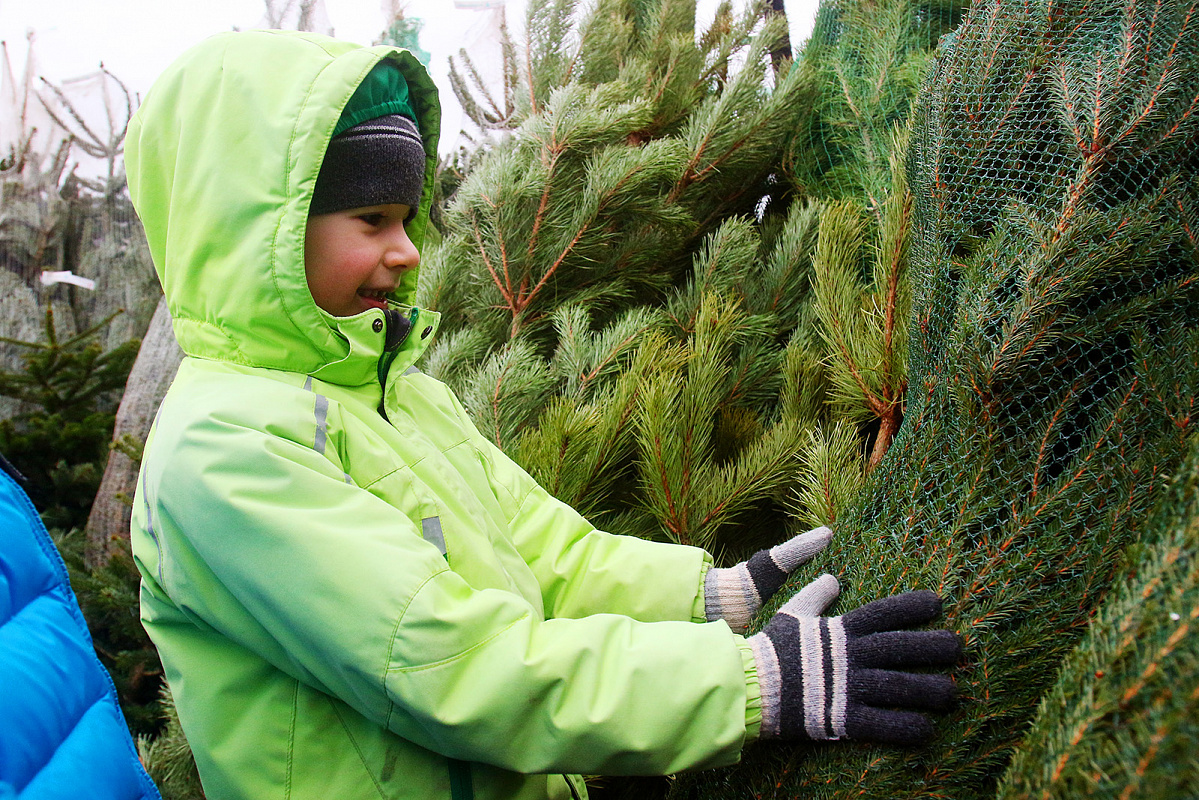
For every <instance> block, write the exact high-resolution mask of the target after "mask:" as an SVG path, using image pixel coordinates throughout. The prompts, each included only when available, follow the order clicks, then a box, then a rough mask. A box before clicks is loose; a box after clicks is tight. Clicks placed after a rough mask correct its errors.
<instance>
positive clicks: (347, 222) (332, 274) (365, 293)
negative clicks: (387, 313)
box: [304, 203, 420, 317]
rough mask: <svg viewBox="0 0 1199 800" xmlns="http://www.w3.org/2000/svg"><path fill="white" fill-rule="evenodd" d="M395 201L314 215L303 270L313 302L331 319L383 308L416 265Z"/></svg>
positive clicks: (404, 209) (405, 210) (402, 210)
mask: <svg viewBox="0 0 1199 800" xmlns="http://www.w3.org/2000/svg"><path fill="white" fill-rule="evenodd" d="M410 211H411V209H410V208H409V207H408V206H405V205H400V204H398V203H390V204H387V205H380V206H367V207H366V208H352V209H349V210H347V211H334V212H333V213H331V214H315V215H313V216H310V217H309V218H308V231H307V233H306V234H305V236H304V271H305V273H306V274H307V276H308V289H309V291H311V292H312V299H313V300H315V301H316V304H317V305H318V306H320V307H321V308H323V309H324V310H325V311H328V312H329V313H330V314H332V315H333V316H335V317H351V316H353V315H355V314H360V313H362V312H363V311H367V310H368V309H372V308H386V303H385V302H384V300H383V296H384V295H386V294H388V293H390V292H392V291H394V290H395V288H396V286H398V285H399V282H400V273H401V272H402V271H403V270H406V269H411V268H413V267H415V266H416V265H417V264H419V263H420V253H418V252H417V250H416V246H415V245H413V244H412V240H411V239H409V238H408V233H407V232H406V231H405V230H404V220H406V219H407V218H408V214H409V212H410Z"/></svg>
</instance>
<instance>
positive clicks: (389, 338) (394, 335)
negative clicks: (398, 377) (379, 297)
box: [377, 308, 420, 422]
mask: <svg viewBox="0 0 1199 800" xmlns="http://www.w3.org/2000/svg"><path fill="white" fill-rule="evenodd" d="M419 313H420V311H419V310H418V309H416V308H414V309H412V316H411V317H405V316H403V315H402V314H400V312H399V311H396V310H395V309H393V308H388V309H384V311H383V324H384V328H385V331H384V334H383V354H382V355H381V356H379V365H378V370H377V374H378V378H379V388H380V389H381V390H382V393H381V394H380V396H379V415H380V416H381V417H383V419H385V420H387V421H388V422H391V420H390V419H387V409H386V408H384V404H385V399H386V397H387V372H388V370H389V369H391V364H392V362H393V361H395V359H396V356H397V355H399V354H400V345H402V344H403V343H404V340H405V339H407V338H408V334H409V333H411V332H412V326H413V325H415V324H416V315H417V314H419Z"/></svg>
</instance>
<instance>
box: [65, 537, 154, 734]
mask: <svg viewBox="0 0 1199 800" xmlns="http://www.w3.org/2000/svg"><path fill="white" fill-rule="evenodd" d="M52 536H53V539H54V545H55V546H56V547H57V548H58V551H59V553H61V554H62V557H63V561H65V562H66V565H67V572H68V574H69V576H70V579H71V588H72V589H73V590H74V592H75V596H76V597H77V598H78V600H79V607H80V609H81V610H82V611H83V617H84V619H85V620H87V627H88V630H89V631H91V634H92V643H93V645H95V648H96V653H97V654H98V655H99V656H100V661H101V663H103V664H104V668H105V669H107V670H108V674H109V675H111V676H112V680H113V683H114V684H115V685H116V689H117V699H118V700H119V701H120V703H121V711H122V712H123V713H124V715H125V722H126V723H127V724H128V725H129V731H130V733H131V734H132V735H133V736H146V735H153V734H156V733H158V732H159V731H160V730H162V728H163V724H164V720H163V716H162V714H163V712H162V709H161V707H160V705H159V691H160V689H161V687H162V686H163V674H162V664H161V662H160V661H159V659H158V652H157V651H156V650H155V649H154V645H153V644H151V642H150V638H149V637H148V636H147V635H146V631H145V630H144V629H143V628H142V623H141V619H140V614H139V608H140V603H139V598H138V592H139V591H140V586H141V575H140V574H139V573H138V571H137V566H136V565H135V564H134V563H133V556H132V554H131V553H130V552H129V543H128V542H127V541H126V540H124V539H121V540H118V541H115V542H113V543H111V544H110V546H109V552H108V558H107V560H105V561H103V562H102V563H100V564H97V565H95V566H89V565H88V564H87V563H86V562H85V560H84V544H85V542H84V537H83V535H82V533H81V532H80V531H79V530H78V529H73V530H71V531H68V532H64V531H61V530H55V531H53V532H52Z"/></svg>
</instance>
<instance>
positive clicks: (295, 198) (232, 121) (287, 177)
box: [125, 31, 441, 385]
mask: <svg viewBox="0 0 1199 800" xmlns="http://www.w3.org/2000/svg"><path fill="white" fill-rule="evenodd" d="M383 59H391V60H392V61H393V62H394V63H395V64H397V65H398V66H399V68H400V71H401V72H402V73H403V75H404V77H405V79H406V81H407V83H408V88H409V93H410V94H409V98H408V102H409V104H410V106H411V108H412V110H413V111H414V112H415V114H416V118H417V119H416V122H417V124H418V126H419V128H420V132H421V136H422V139H423V140H424V148H425V162H426V167H425V184H424V190H423V192H422V196H421V203H420V208H419V209H418V211H417V214H416V216H415V217H414V218H413V219H412V220H411V221H410V222H409V223H408V225H407V230H408V235H409V237H410V238H411V239H412V241H413V243H414V244H415V245H416V247H417V249H418V250H420V249H422V248H423V244H424V239H425V231H426V229H427V227H428V220H429V206H430V203H431V199H432V190H433V174H434V169H435V166H436V154H437V132H438V129H439V126H440V119H441V111H440V107H439V104H438V100H437V90H436V88H435V87H434V85H433V83H432V81H431V80H430V78H429V76H428V74H427V73H426V72H425V69H424V67H423V66H422V65H421V64H420V62H419V61H417V60H416V58H415V57H414V56H413V55H412V54H411V53H409V52H408V51H406V50H401V49H397V48H394V47H389V46H376V47H361V46H359V45H354V44H350V43H347V42H341V41H337V40H334V39H330V38H328V37H324V36H319V35H316V34H311V33H296V32H290V31H248V32H240V33H226V34H220V35H217V36H214V37H212V38H210V39H208V40H206V41H204V42H202V43H200V44H199V45H196V46H195V47H193V48H192V49H190V50H188V51H187V52H186V53H184V54H183V55H182V56H181V57H180V58H179V59H178V60H177V61H175V63H174V64H172V65H171V66H170V67H169V68H168V69H167V70H166V72H164V73H163V74H162V76H160V77H159V79H158V80H157V81H156V82H155V83H154V86H153V87H152V88H151V89H150V92H149V93H148V94H147V95H146V98H145V101H144V102H143V103H142V105H141V108H140V109H138V111H137V113H136V114H135V115H134V118H133V120H132V121H131V122H130V125H129V132H128V134H127V137H126V154H125V161H126V171H127V173H128V176H129V193H130V197H131V198H132V200H133V204H134V207H135V208H136V209H137V212H138V215H139V216H140V217H141V220H142V223H143V225H144V227H145V231H146V239H147V240H148V242H149V245H150V252H151V256H152V257H153V260H154V267H155V269H156V270H157V272H158V277H159V280H160V281H161V283H162V287H163V291H164V292H165V294H166V297H167V304H168V307H169V308H170V312H171V316H172V318H173V320H174V328H175V336H176V338H177V339H178V340H179V344H180V346H181V347H182V349H183V351H184V352H185V353H187V354H188V355H190V356H196V357H200V358H209V359H215V360H219V361H229V362H233V363H237V364H244V365H247V366H255V367H267V368H273V369H284V370H288V371H294V372H303V373H308V374H316V375H318V376H319V377H321V378H323V379H325V380H328V381H330V382H333V383H341V384H346V385H356V384H362V383H366V382H367V381H371V380H375V379H377V376H376V365H377V362H378V359H379V356H380V354H381V351H382V347H383V339H382V337H380V336H379V335H377V333H374V331H376V329H378V327H379V325H378V322H377V321H378V320H379V319H381V318H382V317H384V312H383V311H380V310H374V309H372V310H370V311H366V312H363V313H362V314H358V315H356V316H353V317H347V318H336V317H333V316H331V315H329V314H327V313H326V312H324V311H322V310H321V309H320V308H318V307H317V305H316V303H315V302H314V301H313V299H312V294H311V293H310V292H309V290H308V282H307V279H306V278H305V273H304V232H305V226H306V222H307V218H308V208H309V204H310V202H311V200H312V190H313V186H314V185H315V183H316V178H317V174H318V173H319V172H320V166H321V161H322V159H323V158H324V154H325V150H326V148H327V146H328V144H329V140H330V139H331V138H332V136H333V132H334V128H335V127H336V126H337V124H338V120H339V118H340V116H341V112H342V109H343V108H344V107H345V105H346V103H347V102H348V101H349V100H350V98H351V96H353V94H354V92H355V90H356V89H357V88H358V86H359V84H360V83H361V82H362V81H363V79H364V78H366V77H367V75H368V74H369V73H370V71H371V69H372V68H374V66H375V65H376V64H378V63H379V62H380V61H382V60H383ZM416 282H417V270H415V269H412V270H407V271H406V272H405V273H404V275H403V280H402V282H401V285H400V288H399V289H398V290H397V291H396V292H395V293H394V294H393V295H392V296H391V299H392V300H393V301H395V303H397V304H399V305H400V306H401V311H402V313H404V314H405V315H406V316H412V314H413V313H415V312H412V311H410V307H411V305H412V302H413V298H414V295H415V292H416ZM426 315H427V312H421V317H422V320H425V319H428V318H429V317H432V316H433V315H428V316H426ZM434 321H435V320H434Z"/></svg>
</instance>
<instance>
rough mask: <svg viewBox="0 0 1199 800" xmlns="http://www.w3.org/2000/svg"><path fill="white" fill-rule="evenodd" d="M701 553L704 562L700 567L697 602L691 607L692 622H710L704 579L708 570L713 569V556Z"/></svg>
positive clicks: (704, 552)
mask: <svg viewBox="0 0 1199 800" xmlns="http://www.w3.org/2000/svg"><path fill="white" fill-rule="evenodd" d="M701 552H702V553H703V554H704V556H703V558H704V560H703V562H702V563H701V564H700V565H699V589H698V591H697V592H696V594H695V602H694V603H693V604H692V605H691V621H692V622H708V621H709V620H708V611H707V605H706V600H705V598H704V579H705V578H707V577H708V570H710V569H712V554H711V553H709V552H707V551H701Z"/></svg>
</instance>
